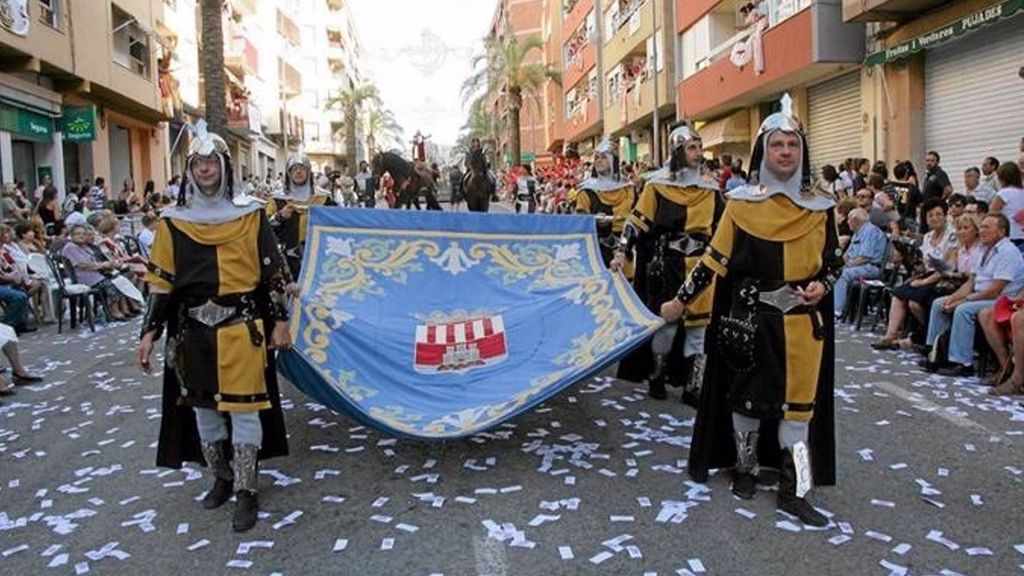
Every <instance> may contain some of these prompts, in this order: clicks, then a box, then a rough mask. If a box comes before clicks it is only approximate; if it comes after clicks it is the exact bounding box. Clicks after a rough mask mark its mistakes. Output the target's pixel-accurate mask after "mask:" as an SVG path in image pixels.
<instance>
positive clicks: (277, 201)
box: [267, 194, 337, 281]
mask: <svg viewBox="0 0 1024 576" xmlns="http://www.w3.org/2000/svg"><path fill="white" fill-rule="evenodd" d="M289 205H290V206H292V207H293V208H294V209H295V213H294V214H293V215H292V217H291V218H288V219H278V218H275V217H274V216H275V215H276V214H277V213H278V212H280V211H281V210H282V209H284V207H285V206H289ZM336 205H337V204H336V203H335V202H334V200H333V199H332V198H331V197H330V196H328V195H326V194H312V195H310V196H309V197H308V198H307V199H306V200H300V199H298V198H292V197H288V196H278V195H275V196H274V197H273V198H271V199H270V202H267V217H268V218H270V219H271V222H272V223H273V224H274V233H275V234H276V235H277V239H278V242H280V243H281V245H282V246H283V247H284V254H285V259H286V260H287V262H288V268H289V271H290V272H291V275H292V279H293V280H296V281H297V280H298V278H299V272H300V269H301V267H302V251H303V247H304V246H305V243H306V229H307V227H308V226H309V209H310V208H311V207H313V206H336Z"/></svg>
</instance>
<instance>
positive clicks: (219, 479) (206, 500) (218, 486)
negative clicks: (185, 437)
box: [199, 440, 234, 510]
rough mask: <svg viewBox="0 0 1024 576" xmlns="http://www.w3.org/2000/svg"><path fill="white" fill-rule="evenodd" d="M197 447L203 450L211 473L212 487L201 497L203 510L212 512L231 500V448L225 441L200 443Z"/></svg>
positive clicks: (232, 480)
mask: <svg viewBox="0 0 1024 576" xmlns="http://www.w3.org/2000/svg"><path fill="white" fill-rule="evenodd" d="M199 445H200V446H201V447H202V449H203V457H204V458H206V465H207V466H209V467H210V471H211V472H212V473H213V486H212V487H211V488H210V491H209V492H207V493H206V496H204V497H203V508H206V509H207V510H213V509H214V508H219V507H220V506H221V505H223V504H224V503H225V502H227V501H228V500H230V499H231V492H232V488H233V483H234V474H233V473H232V472H231V465H230V463H229V460H230V452H231V446H230V444H228V441H227V440H218V441H216V442H200V444H199Z"/></svg>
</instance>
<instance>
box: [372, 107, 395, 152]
mask: <svg viewBox="0 0 1024 576" xmlns="http://www.w3.org/2000/svg"><path fill="white" fill-rule="evenodd" d="M401 137H402V127H401V126H399V124H398V121H397V120H395V114H394V113H393V112H391V110H388V109H387V108H384V107H383V106H372V107H371V108H370V111H369V112H368V113H367V115H366V152H367V154H369V155H370V157H373V155H374V153H376V152H377V145H378V144H379V145H381V148H382V149H383V148H388V147H389V145H394V144H401Z"/></svg>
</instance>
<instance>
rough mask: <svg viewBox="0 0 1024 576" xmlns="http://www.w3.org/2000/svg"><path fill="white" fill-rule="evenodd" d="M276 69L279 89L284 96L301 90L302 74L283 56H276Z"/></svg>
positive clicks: (295, 93) (293, 94) (292, 94)
mask: <svg viewBox="0 0 1024 576" xmlns="http://www.w3.org/2000/svg"><path fill="white" fill-rule="evenodd" d="M277 69H278V76H279V78H280V86H281V91H282V92H283V93H284V94H285V95H286V96H295V95H297V94H299V93H300V92H302V74H300V73H299V71H298V70H296V69H295V67H294V66H292V65H291V64H289V63H287V62H285V61H284V59H283V58H278V59H277Z"/></svg>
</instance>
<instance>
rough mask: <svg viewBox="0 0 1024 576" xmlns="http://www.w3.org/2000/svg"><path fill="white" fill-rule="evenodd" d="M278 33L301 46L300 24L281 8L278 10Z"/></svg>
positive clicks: (293, 44) (291, 42) (294, 44)
mask: <svg viewBox="0 0 1024 576" xmlns="http://www.w3.org/2000/svg"><path fill="white" fill-rule="evenodd" d="M277 33H278V34H280V35H281V36H282V37H283V38H284V39H285V40H287V41H288V43H289V44H291V45H292V46H299V45H300V44H301V43H302V38H301V32H300V30H299V25H298V24H296V23H295V20H292V19H291V17H290V16H288V15H287V14H285V13H284V12H282V11H281V10H280V9H278V11H277Z"/></svg>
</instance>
